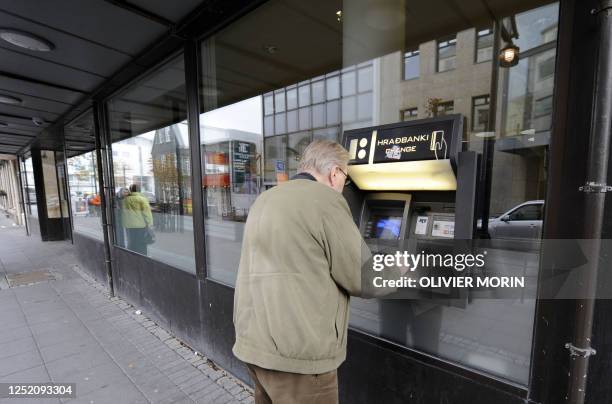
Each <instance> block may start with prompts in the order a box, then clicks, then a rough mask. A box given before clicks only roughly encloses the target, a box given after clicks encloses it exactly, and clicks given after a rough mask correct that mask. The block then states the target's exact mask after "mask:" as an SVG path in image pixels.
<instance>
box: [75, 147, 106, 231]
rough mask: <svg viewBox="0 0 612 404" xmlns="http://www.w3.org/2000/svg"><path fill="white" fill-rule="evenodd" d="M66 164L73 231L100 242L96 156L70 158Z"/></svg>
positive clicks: (85, 154) (100, 223)
mask: <svg viewBox="0 0 612 404" xmlns="http://www.w3.org/2000/svg"><path fill="white" fill-rule="evenodd" d="M66 164H67V166H68V186H69V187H70V207H71V209H72V226H73V230H74V232H76V233H81V234H86V235H88V236H91V237H95V238H97V239H100V240H101V239H102V238H103V233H102V218H101V217H102V212H101V208H102V201H101V199H100V192H99V188H98V184H99V183H98V174H97V169H98V168H97V162H96V155H95V153H94V152H89V153H84V154H81V155H79V156H74V157H70V158H68V160H67V161H66Z"/></svg>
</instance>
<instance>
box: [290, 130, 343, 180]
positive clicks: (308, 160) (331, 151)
mask: <svg viewBox="0 0 612 404" xmlns="http://www.w3.org/2000/svg"><path fill="white" fill-rule="evenodd" d="M348 161H349V153H348V151H346V149H345V148H344V147H342V146H341V145H340V144H339V143H338V142H334V141H332V140H327V139H317V140H314V141H313V142H312V143H310V144H309V145H308V146H307V147H306V149H304V152H303V153H302V156H301V158H300V164H299V166H298V171H299V172H303V171H315V172H317V173H319V174H321V175H327V174H328V173H329V172H330V171H331V169H332V168H333V167H334V166H338V167H341V168H344V167H346V166H347V164H348Z"/></svg>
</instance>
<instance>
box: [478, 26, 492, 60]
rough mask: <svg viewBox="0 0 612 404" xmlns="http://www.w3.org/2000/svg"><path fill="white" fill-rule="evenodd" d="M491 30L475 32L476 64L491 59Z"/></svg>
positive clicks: (485, 29)
mask: <svg viewBox="0 0 612 404" xmlns="http://www.w3.org/2000/svg"><path fill="white" fill-rule="evenodd" d="M493 39H494V36H493V29H492V28H484V29H479V30H476V63H480V62H486V61H488V60H491V59H493Z"/></svg>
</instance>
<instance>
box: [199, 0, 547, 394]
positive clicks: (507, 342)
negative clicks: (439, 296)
mask: <svg viewBox="0 0 612 404" xmlns="http://www.w3.org/2000/svg"><path fill="white" fill-rule="evenodd" d="M449 5H451V2H447V1H443V2H440V7H441V8H444V10H441V11H448V7H449ZM345 6H348V4H345ZM374 7H376V6H374ZM450 8H451V9H452V5H451V7H450ZM312 10H313V11H312V13H310V12H309V13H308V14H307V15H305V14H304V15H302V14H301V13H300V11H299V10H297V11H296V10H292V11H291V13H287V12H286V8H284V7H283V6H282V3H281V2H279V1H277V0H272V1H270V2H268V3H267V7H266V8H258V9H257V10H255V11H254V12H252V13H250V14H248V15H246V16H245V17H243V18H242V19H241V20H240V29H234V28H233V27H232V25H230V26H228V27H227V28H226V29H225V30H224V31H221V32H220V33H219V34H217V35H216V37H215V38H214V40H208V41H205V42H204V43H203V44H202V47H203V49H212V48H214V51H215V55H216V58H215V59H214V63H215V66H211V68H210V71H207V70H206V63H203V66H204V67H205V68H204V69H203V72H202V74H203V76H204V77H203V78H204V80H202V82H205V83H209V84H208V85H210V88H208V87H207V88H205V89H203V90H202V91H203V93H210V94H216V97H217V99H216V100H215V101H216V102H211V103H210V104H207V103H206V102H204V109H203V111H202V112H203V113H202V115H201V117H202V125H203V126H202V131H201V136H202V138H201V142H202V145H203V146H202V147H203V157H202V161H203V164H204V165H205V166H206V170H205V176H208V175H212V173H219V174H220V176H217V177H211V178H210V179H208V178H204V179H203V192H204V195H205V198H206V200H207V205H208V212H209V213H208V214H207V217H206V237H207V252H206V253H207V271H208V275H209V276H210V277H211V278H213V279H215V280H218V281H221V282H224V283H226V284H230V285H231V284H234V282H235V275H236V271H237V269H238V261H239V255H238V254H236V252H237V251H239V250H240V248H241V239H242V233H243V229H244V223H243V221H244V220H245V215H248V209H249V207H250V204H251V203H252V201H253V200H254V199H255V198H256V196H257V193H258V192H262V191H263V190H264V189H268V188H271V187H274V186H276V185H278V184H279V183H282V182H284V181H287V180H288V179H289V178H290V177H291V175H292V174H293V173H294V172H295V167H296V158H297V157H299V154H300V153H301V149H302V147H303V146H304V145H306V144H307V143H308V142H309V141H310V140H311V139H313V138H319V137H322V138H330V139H338V138H339V137H340V136H341V134H342V133H343V132H344V131H346V130H349V129H355V128H364V127H370V126H373V125H378V124H391V123H395V122H397V121H398V119H399V118H400V117H401V118H402V119H404V118H413V117H415V116H416V115H418V110H417V109H416V108H417V107H418V108H421V115H422V116H423V117H425V116H430V117H433V116H436V115H444V114H450V113H457V114H461V115H462V116H463V117H464V118H467V119H466V122H470V125H472V124H473V125H474V127H473V128H474V129H475V130H476V129H479V128H480V127H482V126H483V125H484V126H486V121H485V120H484V119H485V118H484V117H485V116H487V115H488V114H487V113H486V112H485V110H486V109H487V108H489V107H488V105H489V101H488V100H487V99H486V98H484V97H482V96H483V95H485V94H489V91H490V89H491V86H492V85H496V84H499V85H501V84H504V87H500V90H499V91H498V94H499V99H500V102H499V103H497V108H496V110H495V111H492V114H491V115H492V116H493V117H497V118H498V119H497V120H496V121H495V122H500V124H499V125H500V126H499V127H498V128H497V131H496V134H497V135H498V136H500V137H502V135H503V132H504V127H505V122H504V119H506V118H504V114H506V113H507V112H508V114H507V115H508V118H507V119H510V118H509V117H510V116H511V115H512V116H514V115H520V113H518V112H517V113H514V112H512V110H513V109H514V110H517V111H525V110H528V109H529V110H531V109H532V108H535V103H534V102H533V101H535V100H542V101H539V106H538V107H537V110H538V111H546V110H547V108H546V102H547V101H545V97H546V96H547V95H550V94H551V93H549V94H546V92H542V94H540V95H539V96H538V97H534V98H528V97H521V96H520V89H523V93H524V90H525V89H526V88H528V86H527V82H528V81H527V80H524V81H523V82H520V81H517V79H516V78H513V77H512V76H513V75H516V74H517V73H514V71H519V70H520V66H516V67H513V68H510V69H506V70H505V71H501V70H500V71H498V73H499V75H498V77H499V78H498V80H499V82H498V83H492V82H491V80H492V70H493V65H492V59H493V58H492V57H491V56H492V55H490V52H491V51H490V50H489V48H490V46H489V45H492V40H493V37H492V32H487V33H482V35H481V40H480V41H479V42H480V47H479V49H480V52H478V50H477V49H476V48H477V46H476V44H470V46H467V45H468V44H467V43H466V46H465V47H463V48H457V39H456V38H457V37H459V38H468V37H469V38H474V35H475V32H476V31H477V29H478V30H480V31H482V29H481V27H480V26H479V27H474V26H469V24H467V23H466V21H478V22H479V24H480V23H481V22H482V23H484V26H489V25H492V23H493V22H492V21H490V20H488V18H489V16H488V15H476V14H478V13H477V11H476V9H474V10H470V12H469V13H468V14H470V15H467V16H464V17H462V18H460V19H459V20H461V21H459V20H458V22H457V25H456V26H457V30H458V31H459V32H457V35H453V36H452V37H447V38H442V39H439V40H438V41H436V37H434V36H433V35H436V34H435V32H434V33H433V34H432V33H431V32H424V31H423V32H421V31H419V29H418V27H416V28H415V27H408V26H406V27H403V28H405V29H406V30H399V31H401V32H402V34H401V35H400V36H401V38H399V39H401V40H399V41H398V38H395V37H394V36H395V35H396V34H395V33H394V32H397V31H395V30H380V31H381V32H382V33H381V34H380V35H381V38H380V39H384V40H381V41H380V43H384V44H385V46H384V49H376V46H377V45H376V43H377V42H376V41H372V43H373V44H374V45H372V46H369V45H370V44H368V49H367V51H364V54H361V55H360V54H359V52H360V50H359V49H360V48H359V47H356V48H355V49H350V44H349V41H348V40H347V39H348V38H351V39H352V38H353V36H354V34H355V33H356V32H347V33H342V32H341V31H342V27H348V26H351V25H353V24H348V23H346V20H345V24H342V25H341V26H338V29H337V30H321V31H320V32H319V31H316V30H318V29H320V28H317V27H320V25H312V26H311V28H310V29H311V30H314V31H316V32H313V35H304V33H303V31H302V32H299V31H298V30H291V29H285V28H284V27H293V26H310V25H307V23H308V24H310V22H312V21H317V19H319V18H320V19H321V21H325V20H324V18H325V16H322V15H321V16H319V15H318V14H317V11H316V10H318V8H317V7H313V8H312ZM415 10H416V9H415ZM529 12H534V11H533V10H531V11H528V13H529ZM415 13H416V11H415ZM472 13H474V15H471V14H472ZM433 14H434V15H435V14H436V13H433ZM451 14H453V13H452V12H449V15H451ZM360 15H361V14H360V13H353V14H351V13H348V12H347V13H346V17H345V18H356V19H359V18H362V17H360ZM431 16H432V14H429V15H424V16H423V17H424V18H423V23H424V24H429V25H431V26H434V25H435V24H438V21H437V20H435V18H434V19H432V17H431ZM420 17H421V16H419V15H413V16H410V19H407V20H406V21H408V20H410V21H414V19H415V18H416V19H418V18H420ZM425 17H427V19H425ZM510 17H511V16H510ZM510 17H509V18H510ZM279 18H281V19H282V21H283V24H282V25H273V26H271V27H269V29H268V31H269V32H268V33H269V34H270V35H271V36H276V37H278V38H279V39H280V38H282V39H283V41H284V42H286V43H292V44H295V46H296V47H297V48H298V49H300V52H280V53H277V54H275V55H273V56H272V55H264V54H256V55H254V54H253V50H252V49H249V46H248V44H249V43H252V41H250V40H249V39H250V38H249V37H248V34H247V33H251V32H254V30H255V29H256V28H257V26H258V24H259V22H260V21H263V20H272V21H277V20H279ZM343 18H344V17H343ZM555 18H556V17H555ZM351 22H353V21H351ZM354 22H355V23H356V24H354V25H353V26H358V27H361V26H363V27H366V25H367V24H366V23H365V21H363V24H360V22H362V21H354ZM461 24H463V27H462V28H460V26H461ZM519 25H520V24H519ZM245 28H252V29H245ZM400 28H401V27H400ZM408 28H410V29H411V30H413V32H414V33H415V34H422V35H421V37H422V42H421V43H419V44H418V46H415V47H414V48H413V49H415V50H416V49H419V51H420V52H421V53H422V54H423V55H425V54H426V53H427V54H428V55H436V54H437V57H436V59H435V65H434V66H432V67H430V66H429V64H428V63H424V64H423V69H419V71H418V74H416V69H410V71H411V72H412V73H411V75H415V77H414V80H402V78H404V77H405V74H404V73H405V72H404V71H402V72H400V71H399V69H400V66H401V65H402V59H403V57H404V53H405V51H406V49H405V48H404V46H405V42H406V41H405V39H406V38H405V37H404V33H407V32H408ZM417 31H418V32H417ZM314 34H316V35H314ZM344 34H346V35H344ZM445 34H446V32H445V33H440V36H441V35H445ZM490 35H491V36H490ZM384 36H387V37H384ZM417 36H418V35H415V37H417ZM544 36H545V37H546V38H549V37H552V36H553V34H552V31H547V32H546V33H544ZM489 41H491V42H489ZM467 42H470V43H473V42H474V41H473V40H469V41H467ZM322 44H324V45H325V46H322ZM389 44H397V46H396V48H392V46H393V45H389ZM328 45H329V47H328ZM549 46H551V47H554V41H551V42H550V43H549ZM237 50H239V51H240V52H236V51H237ZM548 50H550V49H548ZM345 51H346V52H345ZM458 51H459V52H468V53H469V54H463V55H457V52H458ZM522 51H523V48H521V52H522ZM354 53H357V55H354ZM475 54H476V55H477V57H479V58H480V60H481V61H485V62H487V63H481V64H479V65H473V64H471V63H470V64H469V66H467V67H466V68H465V69H460V68H456V67H457V66H456V64H457V63H456V60H457V57H458V56H461V57H462V58H463V60H468V61H472V60H474V57H475ZM347 55H348V56H350V57H349V58H348V60H351V62H350V65H344V63H345V62H346V60H347V57H346V56H347ZM478 55H479V56H478ZM522 55H523V53H522ZM412 56H416V55H412ZM418 57H419V58H420V53H419V56H418ZM526 57H530V56H529V54H527V56H526ZM487 58H488V59H487ZM431 59H432V63H433V62H434V57H433V56H432V57H431ZM544 60H545V58H543V59H542V60H541V61H540V62H543V61H544ZM533 63H534V64H537V63H536V62H533ZM240 66H245V67H244V75H242V74H237V71H238V73H241V72H240V71H239V67H240ZM415 66H416V65H415ZM535 70H536V69H535V68H534V71H535ZM442 71H444V72H447V73H445V74H444V75H443V77H442V76H440V77H435V76H436V72H442ZM539 71H541V73H540V76H544V77H545V76H546V74H547V68H546V66H543V67H542V68H541V69H540V70H539ZM389 72H397V73H398V74H389ZM338 75H339V77H340V79H339V82H340V92H339V98H336V96H337V95H338V93H337V87H336V85H337V84H336V82H335V81H333V82H331V81H328V80H329V79H331V78H335V77H338ZM496 76H497V75H496ZM553 76H554V75H553ZM512 80H514V81H513V82H512V84H511V85H509V86H506V84H508V83H510V82H511V81H512ZM544 80H548V79H544ZM326 82H327V84H326ZM433 84H435V85H433ZM458 84H460V85H458ZM296 86H297V99H298V100H297V101H298V105H297V111H298V113H297V130H296V124H295V116H292V117H291V118H290V115H289V114H288V113H287V111H275V110H274V109H273V107H274V102H273V101H272V104H271V106H270V107H267V106H266V105H267V104H266V103H270V101H267V100H266V97H268V96H269V95H272V94H275V93H280V92H282V91H285V94H286V104H285V108H286V109H287V110H288V111H291V110H295V109H293V106H290V102H289V99H290V96H289V92H290V91H291V89H294V88H295V87H296ZM536 87H537V86H536ZM507 89H511V90H512V91H510V92H508V91H506V90H507ZM540 90H543V88H541V89H540V88H539V89H537V90H536V89H535V87H534V90H533V91H532V92H538V91H540ZM504 91H506V93H504ZM515 93H516V94H515ZM503 94H505V95H503ZM503 96H507V97H510V96H512V97H514V98H512V100H511V101H510V99H508V100H507V101H506V103H505V104H504V103H503V102H502V100H501V99H502V97H503ZM291 97H293V96H291ZM251 103H253V104H257V105H251ZM262 103H263V104H264V106H262V105H261V104H262ZM404 106H411V107H414V108H415V110H414V111H410V110H407V111H406V112H405V114H404V113H402V114H401V116H400V117H398V111H400V110H401V109H402V107H404ZM411 109H412V108H411ZM224 111H227V112H224ZM262 111H263V113H262ZM338 111H339V117H337V116H336V114H337V113H338ZM279 114H286V117H285V121H286V122H287V124H286V127H285V129H284V131H285V132H283V130H282V129H277V128H275V124H276V120H275V116H276V115H279ZM238 117H239V119H238ZM269 118H272V119H269ZM338 118H339V119H338ZM512 119H515V118H512ZM289 122H291V124H289ZM337 122H339V123H337ZM468 128H471V126H470V127H468ZM263 133H265V137H264V136H263ZM231 141H239V142H244V143H248V144H251V145H255V146H249V147H248V149H251V148H254V150H255V151H254V152H253V153H251V152H248V153H247V154H246V156H245V160H247V161H250V163H245V165H246V166H249V167H254V168H252V169H249V170H248V172H249V173H250V175H251V178H255V180H254V181H253V180H251V184H252V186H246V187H242V188H243V189H249V190H250V191H245V192H246V193H244V194H236V192H234V191H233V190H232V189H233V187H232V184H233V182H234V181H235V179H234V178H240V176H234V175H233V174H232V172H233V169H232V152H231V150H232V148H231V147H230V143H226V142H231ZM526 144H529V145H530V146H531V144H530V143H526ZM469 147H470V148H472V150H478V151H479V152H482V139H478V138H476V139H475V140H474V142H470V144H469ZM479 148H480V149H479ZM515 148H516V143H512V144H510V145H507V144H506V145H504V144H503V142H502V141H501V140H500V139H496V140H495V144H494V147H493V148H491V149H492V153H493V155H494V157H495V159H494V166H495V167H494V169H493V178H492V187H493V192H492V193H493V197H492V199H491V212H492V213H494V212H498V208H499V203H498V202H503V203H504V204H507V203H508V201H511V200H512V201H515V200H516V199H518V198H521V199H522V201H524V200H525V199H523V198H525V197H529V198H530V199H537V198H533V196H534V195H538V192H539V191H538V189H541V186H542V184H545V170H544V163H543V162H544V158H543V156H544V154H545V152H544V151H543V150H542V147H541V146H540V149H537V150H536V148H532V150H524V149H525V148H526V146H524V145H523V148H524V149H523V150H516V149H515ZM531 151H533V153H531ZM209 152H210V153H209ZM211 153H212V154H211ZM214 154H216V156H215V155H214ZM221 155H223V156H221ZM500 156H502V157H500ZM253 160H254V162H253ZM213 161H216V162H214V163H211V162H213ZM529 177H531V178H529ZM510 178H511V179H510ZM527 178H529V181H527V180H526V179H527ZM509 179H510V180H509ZM239 181H240V182H241V183H242V181H243V180H239ZM542 199H543V198H542ZM522 201H521V202H522ZM511 206H517V204H514V205H511ZM509 209H510V207H507V208H506V210H503V211H502V213H503V212H506V211H508V210H509ZM498 257H499V259H500V260H499V261H500V262H501V263H502V264H504V265H505V264H507V263H508V262H510V263H511V264H512V263H516V265H530V267H529V269H530V270H532V269H533V268H534V267H535V268H537V265H538V259H539V256H538V255H537V254H536V253H531V254H528V255H524V254H522V253H517V252H516V251H506V250H500V251H499V252H498ZM508 260H509V261H508ZM525 263H527V264H525ZM500 265H501V264H500ZM533 315H534V302H533V301H532V300H531V301H530V300H529V299H526V300H524V301H518V300H517V301H512V302H505V301H501V300H479V299H474V300H473V301H469V302H467V304H466V305H465V306H463V307H454V306H452V307H451V306H449V305H446V304H440V303H439V302H427V304H420V303H418V302H417V303H415V302H387V301H380V300H375V299H373V300H368V301H366V300H359V299H354V300H352V302H351V319H350V324H351V326H352V327H353V328H357V329H359V330H363V331H365V332H367V333H369V334H372V335H376V336H379V337H380V338H384V339H387V340H391V341H393V342H395V343H398V344H402V345H405V346H409V347H412V348H415V349H418V350H421V351H424V352H427V353H428V354H432V355H436V356H439V357H443V358H445V359H447V360H452V361H456V362H459V363H461V364H462V365H465V366H469V367H471V368H475V369H478V370H481V371H485V372H488V373H491V374H494V375H497V376H500V377H503V378H505V379H509V380H512V381H515V382H518V383H522V384H526V383H527V381H528V375H529V366H530V363H529V360H530V359H529V358H530V350H531V335H532V326H533ZM500 318H501V319H502V321H500ZM466 324H468V326H467V327H466V326H465V325H466Z"/></svg>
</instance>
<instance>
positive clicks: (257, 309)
mask: <svg viewBox="0 0 612 404" xmlns="http://www.w3.org/2000/svg"><path fill="white" fill-rule="evenodd" d="M347 162H348V152H347V151H346V150H345V149H344V148H342V146H340V145H339V144H338V143H336V142H332V141H329V140H315V141H314V142H312V143H311V144H310V145H309V146H308V147H307V148H306V150H304V153H303V155H302V158H301V160H300V165H299V173H298V174H297V175H296V176H295V177H294V178H293V179H291V180H290V181H287V182H285V183H282V184H280V185H278V186H277V187H274V188H272V189H270V190H268V191H266V192H264V193H262V194H261V195H260V196H259V197H258V199H257V200H256V201H255V203H254V204H253V206H252V208H251V210H250V213H249V217H248V220H247V222H246V228H245V232H244V240H243V245H242V255H241V257H240V268H239V271H238V280H237V285H236V294H235V298H234V324H235V327H236V343H235V345H234V349H233V351H234V354H235V355H236V357H238V358H239V359H240V360H242V361H244V362H246V364H247V367H248V370H249V373H250V375H251V377H252V378H253V381H254V383H255V402H256V403H282V404H287V403H325V404H328V403H337V402H338V378H337V373H336V369H337V368H338V366H340V364H341V363H342V362H343V361H344V360H345V358H346V334H347V326H348V317H349V316H348V312H349V309H348V304H349V295H360V293H361V271H360V269H361V263H362V252H363V251H367V250H363V248H364V243H363V239H362V237H361V235H360V233H359V230H358V229H357V226H356V225H355V223H354V222H353V218H352V216H351V213H350V210H349V207H348V205H347V203H346V200H345V199H344V197H343V196H342V195H341V192H342V189H343V187H344V185H345V182H346V180H347V174H346V172H347ZM366 253H367V252H366Z"/></svg>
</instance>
